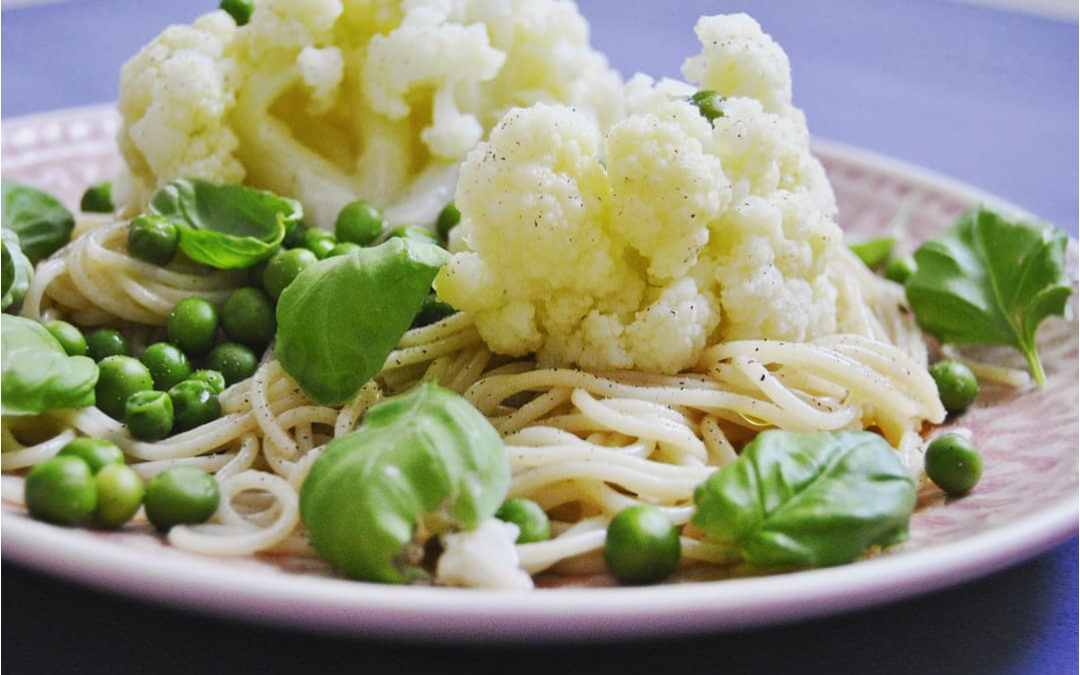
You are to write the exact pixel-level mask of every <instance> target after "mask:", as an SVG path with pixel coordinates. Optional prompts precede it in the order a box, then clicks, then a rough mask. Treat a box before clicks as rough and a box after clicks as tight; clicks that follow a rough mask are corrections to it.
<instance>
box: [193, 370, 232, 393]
mask: <svg viewBox="0 0 1080 675" xmlns="http://www.w3.org/2000/svg"><path fill="white" fill-rule="evenodd" d="M188 379H189V380H195V381H197V382H205V383H206V384H208V385H209V386H210V391H212V392H214V393H215V394H220V393H221V392H223V391H225V376H224V375H222V374H221V373H219V372H218V371H216V370H210V369H203V370H196V371H195V372H194V373H192V374H191V376H190V377H188Z"/></svg>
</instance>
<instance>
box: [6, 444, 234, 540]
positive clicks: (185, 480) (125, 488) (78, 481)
mask: <svg viewBox="0 0 1080 675" xmlns="http://www.w3.org/2000/svg"><path fill="white" fill-rule="evenodd" d="M24 496H25V500H26V508H27V511H29V512H30V515H31V516H32V517H34V518H37V519H38V520H44V521H46V522H50V523H56V524H58V525H79V524H82V523H92V524H94V525H96V526H97V527H101V528H105V529H117V528H119V527H122V526H123V525H124V524H125V523H127V522H128V521H130V520H131V519H132V518H133V517H134V516H135V514H136V513H137V512H138V511H139V508H140V507H144V508H145V509H146V517H147V519H148V520H149V521H150V522H151V523H152V524H153V525H154V527H156V528H157V529H158V530H160V531H162V532H166V531H168V530H169V528H171V527H173V526H174V525H181V524H192V525H193V524H198V523H203V522H206V521H207V520H209V519H210V517H211V516H212V515H214V512H215V511H217V507H218V502H219V501H220V497H219V492H218V486H217V481H216V480H214V477H213V476H211V475H210V474H208V473H206V472H205V471H203V470H201V469H196V468H194V467H190V466H176V467H172V468H171V469H168V470H166V471H164V472H162V473H160V474H158V475H157V476H155V477H154V478H153V479H152V480H151V481H150V483H149V484H147V485H145V486H144V484H143V479H142V477H141V476H139V474H138V473H136V472H135V470H134V469H132V468H131V467H129V466H127V464H125V462H124V453H123V452H122V451H121V450H120V448H119V447H117V445H116V444H114V443H112V442H110V441H107V440H103V439H100V438H77V439H75V440H73V441H71V442H70V443H68V444H67V445H65V446H64V447H63V448H61V449H60V452H59V453H57V455H56V456H55V457H53V458H52V459H49V460H46V461H44V462H42V463H41V464H38V465H36V466H35V467H34V468H33V469H31V471H30V473H29V475H27V477H26V488H25V492H24Z"/></svg>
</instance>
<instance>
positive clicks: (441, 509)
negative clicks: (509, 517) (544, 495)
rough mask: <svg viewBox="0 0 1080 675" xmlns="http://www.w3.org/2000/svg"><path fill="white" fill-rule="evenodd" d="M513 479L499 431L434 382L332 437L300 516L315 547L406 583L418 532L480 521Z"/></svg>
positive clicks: (358, 573) (350, 570)
mask: <svg viewBox="0 0 1080 675" xmlns="http://www.w3.org/2000/svg"><path fill="white" fill-rule="evenodd" d="M509 484H510V465H509V462H508V460H507V457H506V451H505V450H504V449H503V444H502V440H501V439H500V437H499V434H498V432H497V431H495V429H494V428H493V427H492V426H491V424H490V423H489V422H488V421H487V419H486V418H485V417H484V416H483V415H482V414H480V412H479V411H478V410H477V409H476V408H474V407H473V406H472V405H471V404H469V403H468V402H467V401H466V400H465V399H463V398H461V397H460V396H458V395H457V394H455V393H454V392H452V391H449V390H447V389H443V388H442V387H439V386H438V385H435V384H433V383H430V382H429V383H425V384H421V385H420V386H419V387H417V388H416V389H414V390H412V391H411V392H409V393H407V394H404V395H402V396H398V397H395V398H392V399H389V400H386V401H384V402H382V403H380V404H378V405H376V406H374V407H372V408H371V409H370V410H369V411H368V412H367V414H366V415H365V416H364V424H363V426H361V427H360V428H359V429H358V430H356V431H354V432H352V433H349V434H346V435H344V436H341V437H339V438H335V439H334V440H333V441H331V442H330V444H329V445H327V446H326V451H325V452H324V453H323V454H322V456H320V457H319V458H318V459H317V460H315V463H314V464H313V465H312V467H311V472H310V473H309V474H308V476H307V478H306V479H305V480H304V484H303V487H302V488H301V490H300V517H301V519H302V520H303V522H304V526H305V527H306V528H307V531H308V534H309V535H310V536H311V543H312V545H313V546H314V547H315V549H316V550H317V551H319V553H320V554H321V555H322V556H323V557H324V558H325V559H326V560H328V561H329V562H330V563H332V564H334V565H336V566H337V567H339V568H341V569H342V570H344V571H345V572H346V573H347V574H348V575H349V576H352V577H356V578H358V579H366V580H370V581H383V582H393V583H402V582H404V581H407V580H408V579H410V578H413V577H415V576H416V571H417V569H416V568H415V567H413V566H412V565H411V564H410V561H409V560H408V559H407V558H408V554H407V551H406V549H407V548H408V547H409V544H410V543H411V542H413V541H414V539H415V538H417V535H418V533H419V534H420V535H422V536H429V535H434V534H439V533H440V531H444V530H446V529H450V528H451V527H454V526H456V527H459V528H461V529H466V530H471V529H474V528H475V527H476V526H477V525H479V524H480V522H482V521H483V520H485V519H487V518H490V517H491V516H492V515H494V513H495V511H496V510H497V509H498V508H499V505H500V504H501V503H502V501H503V498H504V497H505V496H506V491H507V489H508V487H509ZM422 536H421V538H422ZM417 543H422V541H418V542H417Z"/></svg>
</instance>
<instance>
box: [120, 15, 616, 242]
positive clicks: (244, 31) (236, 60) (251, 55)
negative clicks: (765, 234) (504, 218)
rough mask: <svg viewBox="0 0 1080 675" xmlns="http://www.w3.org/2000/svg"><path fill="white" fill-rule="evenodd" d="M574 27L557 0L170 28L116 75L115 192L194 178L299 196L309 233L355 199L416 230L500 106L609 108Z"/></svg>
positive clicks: (138, 196) (612, 100)
mask: <svg viewBox="0 0 1080 675" xmlns="http://www.w3.org/2000/svg"><path fill="white" fill-rule="evenodd" d="M511 10H512V11H511ZM585 26H586V25H585V22H584V20H583V19H582V18H581V16H580V15H579V14H578V13H577V9H576V7H574V5H573V4H572V3H567V2H558V1H557V0H529V1H528V2H525V1H524V0H515V1H514V2H507V1H506V0H500V1H499V2H487V1H483V0H368V1H357V0H353V1H350V2H342V1H341V0H262V1H260V2H258V3H256V4H255V8H254V12H253V14H252V16H251V19H250V21H249V22H248V23H247V24H246V25H244V26H240V27H237V26H236V25H235V23H234V21H233V19H232V18H231V17H230V16H229V15H228V14H226V13H225V12H222V11H217V12H212V13H210V14H208V15H206V16H204V17H201V18H200V19H198V20H197V21H196V22H195V23H194V24H193V25H191V26H174V27H170V28H169V29H167V30H166V31H165V32H164V33H162V34H161V35H160V36H158V37H157V38H156V39H155V40H154V41H153V42H151V43H150V44H149V45H147V46H146V47H144V48H143V49H142V51H140V52H139V53H138V54H137V55H136V56H135V57H133V58H132V59H131V60H130V61H129V62H128V63H127V64H125V66H124V68H123V71H122V73H121V82H120V106H119V107H120V112H121V114H122V116H123V127H122V129H121V131H120V134H119V144H120V149H121V152H122V154H123V157H124V160H125V162H126V165H127V175H126V177H125V180H122V181H121V185H122V186H126V189H120V190H118V195H117V197H118V199H119V200H120V201H122V202H124V203H126V204H128V205H132V206H136V207H139V206H142V205H143V204H145V202H146V201H147V200H148V198H149V197H150V195H151V194H152V193H153V192H154V191H155V190H156V189H157V188H159V187H160V186H162V185H163V184H165V183H167V182H168V181H170V180H172V179H174V178H177V177H179V176H192V177H198V178H204V179H207V180H212V181H216V182H222V183H235V182H244V183H247V184H249V185H253V186H255V187H261V188H265V189H270V190H273V191H275V192H278V193H281V194H285V195H288V196H291V197H294V198H297V199H299V200H300V201H301V202H302V203H303V205H304V207H305V220H306V221H308V222H309V223H311V224H318V225H321V226H323V227H330V226H331V225H332V224H333V222H334V219H335V218H336V216H337V213H338V211H339V210H340V209H341V207H342V206H343V205H344V204H346V203H348V202H350V201H353V200H355V199H358V198H364V199H367V200H369V201H372V202H374V203H375V204H377V205H378V206H380V207H383V208H385V209H387V210H388V214H387V215H388V216H389V217H390V218H391V219H392V220H394V221H395V222H398V221H399V219H406V218H407V219H408V220H409V221H410V223H415V224H424V223H426V222H429V221H431V220H434V216H435V214H436V213H437V212H438V209H440V208H441V207H442V206H443V205H444V204H445V203H446V202H447V201H449V199H450V197H451V193H452V191H453V185H454V181H455V179H456V171H455V167H456V164H457V163H458V162H460V161H461V160H462V159H463V158H464V156H465V154H466V153H467V152H468V151H469V150H470V149H471V148H472V147H473V146H474V145H475V144H476V142H477V141H479V140H480V139H481V138H482V137H483V136H484V135H485V134H486V133H487V132H488V131H490V129H491V127H492V126H493V125H494V124H495V122H497V121H498V120H499V119H501V118H502V116H503V115H504V114H505V112H506V111H507V110H509V109H510V108H511V107H513V106H516V105H529V104H531V103H534V102H537V101H546V102H556V103H567V104H572V105H574V106H576V107H578V108H579V109H581V110H583V111H585V112H587V113H588V114H589V115H590V116H591V118H592V119H596V120H600V121H601V122H602V123H603V124H605V125H606V124H610V123H611V122H612V121H613V120H615V119H616V118H618V117H619V116H620V115H621V110H622V107H621V106H622V99H621V79H620V78H619V76H618V74H617V73H616V72H615V71H614V70H612V69H611V68H609V67H608V65H607V61H606V59H605V58H604V57H603V56H602V55H601V54H599V53H598V52H596V51H594V50H593V49H592V48H591V47H590V46H589V43H588V30H587V27H585ZM418 220H419V221H421V222H419V223H417V221H418Z"/></svg>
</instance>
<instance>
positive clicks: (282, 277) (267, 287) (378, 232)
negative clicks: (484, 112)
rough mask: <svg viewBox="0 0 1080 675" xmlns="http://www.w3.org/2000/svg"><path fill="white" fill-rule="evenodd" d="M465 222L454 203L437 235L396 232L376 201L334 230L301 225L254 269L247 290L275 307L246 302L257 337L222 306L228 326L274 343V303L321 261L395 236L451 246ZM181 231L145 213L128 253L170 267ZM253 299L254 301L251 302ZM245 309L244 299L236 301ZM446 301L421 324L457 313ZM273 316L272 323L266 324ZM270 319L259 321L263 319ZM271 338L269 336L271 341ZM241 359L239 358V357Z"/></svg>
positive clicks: (430, 308) (428, 310) (358, 207)
mask: <svg viewBox="0 0 1080 675" xmlns="http://www.w3.org/2000/svg"><path fill="white" fill-rule="evenodd" d="M460 221H461V212H460V211H458V209H457V207H456V206H455V205H454V203H453V202H450V203H449V204H447V205H446V206H445V207H444V208H443V209H442V211H440V213H439V215H438V218H437V219H436V222H435V229H436V233H432V232H430V231H428V230H426V229H424V228H422V227H414V226H411V225H402V226H398V227H393V228H391V227H390V225H389V223H388V221H387V220H386V216H385V215H383V213H382V211H380V210H379V209H378V207H376V206H375V205H374V204H372V203H371V202H368V201H365V200H363V199H361V200H357V201H354V202H351V203H349V204H346V205H345V207H344V208H342V209H341V211H340V212H339V213H338V216H337V219H336V221H335V223H334V231H333V232H332V233H331V232H327V231H325V230H321V229H318V228H310V227H306V226H304V225H302V224H301V225H299V226H297V227H295V228H293V230H291V231H290V232H289V233H288V234H287V235H286V237H285V239H284V241H283V242H282V246H281V248H280V249H279V250H278V251H277V252H276V253H275V254H274V255H273V256H271V257H270V259H269V260H266V261H264V262H263V263H260V264H259V265H256V266H254V267H252V268H251V277H250V281H251V284H252V286H251V288H249V289H244V292H245V294H247V295H248V296H254V294H255V293H257V292H259V291H261V292H262V293H263V294H264V295H265V296H266V298H268V299H269V301H270V302H269V303H258V307H257V308H256V307H255V303H251V302H248V303H244V304H243V306H246V307H251V308H255V309H253V311H257V312H258V313H259V316H258V317H249V322H248V325H249V326H257V327H259V328H258V329H256V332H255V333H253V334H247V333H245V334H243V335H241V336H235V335H233V333H232V331H231V330H230V325H229V321H230V317H235V316H237V313H236V312H235V311H233V310H234V309H237V307H228V306H225V307H223V308H222V320H223V322H224V328H225V330H226V332H228V333H229V336H230V337H233V339H234V340H235V341H236V342H238V343H240V344H243V345H247V346H249V347H257V346H259V344H262V343H265V342H269V338H272V337H273V326H272V318H273V304H274V303H276V302H277V301H278V299H279V298H280V297H281V293H282V292H283V291H284V290H285V288H286V287H287V286H288V285H289V284H290V283H292V281H293V279H295V278H296V277H297V276H298V275H299V274H300V273H301V272H303V271H304V270H305V269H307V268H308V267H310V266H312V265H314V264H315V263H317V262H318V261H320V260H325V259H326V258H331V257H334V256H339V255H345V254H346V253H348V252H349V251H353V250H356V249H358V248H361V247H364V246H373V245H375V244H378V243H381V242H383V241H386V240H387V239H390V238H393V237H403V238H406V239H413V240H416V241H423V242H426V243H429V244H436V245H440V246H445V245H446V241H447V239H448V237H449V236H450V231H451V230H452V229H453V228H454V227H456V226H457V225H458V223H459V222H460ZM179 241H180V232H179V230H178V229H177V228H176V226H175V225H174V224H173V223H171V222H170V221H169V220H168V219H166V218H163V217H161V216H158V215H155V214H152V213H144V214H142V215H140V216H137V217H136V218H134V219H133V220H132V221H131V224H130V225H129V227H128V238H127V245H128V252H129V253H131V255H133V256H135V257H136V258H139V259H140V260H144V261H146V262H149V263H152V264H155V265H167V264H169V263H170V262H172V260H173V259H174V258H175V257H176V255H177V252H178V250H179ZM248 299H249V300H250V299H251V298H250V297H249V298H248ZM236 304H237V305H238V306H240V305H241V302H240V301H239V300H237V301H236ZM454 311H455V310H454V309H453V308H452V307H450V306H449V305H447V304H446V303H440V302H437V301H436V300H435V298H434V297H433V296H432V297H431V298H430V299H429V301H428V302H427V303H426V304H425V305H424V309H423V311H422V312H421V314H420V316H419V317H418V318H417V324H418V325H426V324H428V323H433V322H435V321H438V320H439V319H442V318H445V317H446V316H449V315H450V314H453V313H454ZM265 316H269V317H270V321H267V320H265ZM260 317H262V318H264V320H256V319H257V318H260ZM267 335H269V338H268V337H267ZM233 356H234V357H235V354H234V355H233Z"/></svg>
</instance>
